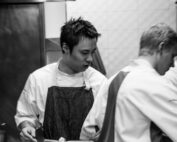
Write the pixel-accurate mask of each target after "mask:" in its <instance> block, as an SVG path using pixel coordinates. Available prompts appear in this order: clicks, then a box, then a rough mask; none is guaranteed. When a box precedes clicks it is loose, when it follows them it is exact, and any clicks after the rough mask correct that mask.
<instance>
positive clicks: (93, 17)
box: [67, 0, 176, 77]
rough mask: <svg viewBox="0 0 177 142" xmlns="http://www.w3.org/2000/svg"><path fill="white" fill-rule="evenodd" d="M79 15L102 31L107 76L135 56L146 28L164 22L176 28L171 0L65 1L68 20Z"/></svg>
mask: <svg viewBox="0 0 177 142" xmlns="http://www.w3.org/2000/svg"><path fill="white" fill-rule="evenodd" d="M79 16H82V17H83V18H84V19H87V20H89V21H91V22H92V23H93V24H94V25H95V26H96V28H97V29H98V31H99V32H101V34H102V36H101V38H100V39H99V41H98V48H99V51H100V54H101V57H102V59H103V62H104V65H105V68H106V71H107V76H108V77H110V76H111V75H113V74H114V73H115V72H116V71H117V70H119V69H120V68H122V67H124V66H125V65H126V64H128V62H129V61H130V60H131V59H133V58H136V57H137V54H138V48H139V37H140V35H141V33H142V31H143V30H144V29H145V28H147V27H148V26H150V25H152V24H156V23H159V22H165V23H167V24H169V25H170V26H171V27H172V28H174V29H176V7H175V4H174V0H76V1H68V2H67V19H70V18H71V17H79Z"/></svg>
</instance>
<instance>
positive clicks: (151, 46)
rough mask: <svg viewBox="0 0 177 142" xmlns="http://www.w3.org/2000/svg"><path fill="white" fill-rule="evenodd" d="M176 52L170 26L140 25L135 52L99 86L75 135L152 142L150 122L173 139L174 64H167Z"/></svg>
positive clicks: (176, 128) (176, 122) (176, 123)
mask: <svg viewBox="0 0 177 142" xmlns="http://www.w3.org/2000/svg"><path fill="white" fill-rule="evenodd" d="M175 56H177V33H176V32H175V31H174V30H173V29H171V28H170V27H169V26H168V25H166V24H162V23H161V24H157V25H154V26H152V27H150V28H149V29H148V30H147V31H145V32H144V33H143V34H142V36H141V39H140V50H139V57H138V58H137V59H135V60H134V61H132V62H131V63H130V64H129V65H128V66H126V67H125V68H123V69H122V70H121V71H120V72H118V73H117V74H115V75H114V76H113V77H111V78H110V79H109V81H108V82H106V83H105V85H103V87H102V88H101V90H100V92H99V93H98V96H97V99H96V100H95V102H94V105H93V107H92V109H91V111H90V113H89V114H88V116H87V118H86V120H85V122H84V124H83V127H82V131H81V134H80V139H82V140H88V139H93V140H95V139H98V142H151V141H153V135H152V132H153V129H152V128H151V124H152V122H153V124H155V125H156V126H157V127H158V128H159V129H161V131H162V132H163V134H162V135H165V136H168V137H169V139H171V140H172V141H177V111H176V108H177V67H176V68H172V69H170V70H169V68H170V67H173V65H174V58H175ZM168 70H169V72H168V73H166V71H168ZM165 73H166V75H165V76H162V75H164V74H165ZM115 88H116V89H117V90H116V89H115ZM115 90H116V91H115ZM114 95H115V96H114ZM110 96H114V97H113V98H112V99H110V98H111V97H110ZM107 100H108V101H107ZM112 104H113V105H112ZM110 106H111V107H112V108H111V107H110ZM162 135H161V136H162ZM159 140H160V138H159Z"/></svg>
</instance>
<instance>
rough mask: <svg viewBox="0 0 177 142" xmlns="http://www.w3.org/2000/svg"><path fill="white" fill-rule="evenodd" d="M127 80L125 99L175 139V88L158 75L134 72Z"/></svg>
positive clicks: (176, 120) (176, 93) (176, 90)
mask: <svg viewBox="0 0 177 142" xmlns="http://www.w3.org/2000/svg"><path fill="white" fill-rule="evenodd" d="M128 80H129V82H131V83H130V84H129V86H131V87H130V88H128V89H129V90H128V93H129V94H128V93H127V94H128V95H125V100H127V102H129V104H131V105H133V106H134V107H135V108H137V109H138V110H139V111H140V112H141V113H142V115H145V116H146V117H147V118H149V120H151V121H153V122H154V123H155V124H156V125H157V126H158V127H159V128H160V129H161V130H162V131H163V132H164V133H166V134H167V135H168V136H169V138H171V139H172V140H173V141H177V135H176V134H177V111H176V109H177V88H176V87H175V86H174V85H172V84H170V83H169V82H168V81H167V80H166V79H164V78H163V77H161V76H158V75H151V74H149V75H146V74H141V73H136V74H131V75H129V79H128ZM132 80H133V81H132ZM135 82H136V83H135ZM137 84H138V85H137Z"/></svg>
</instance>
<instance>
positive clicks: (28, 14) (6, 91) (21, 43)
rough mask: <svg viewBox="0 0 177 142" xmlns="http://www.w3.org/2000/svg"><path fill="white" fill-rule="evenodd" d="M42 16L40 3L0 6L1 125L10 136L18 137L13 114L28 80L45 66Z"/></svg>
mask: <svg viewBox="0 0 177 142" xmlns="http://www.w3.org/2000/svg"><path fill="white" fill-rule="evenodd" d="M41 13H42V14H41ZM42 15H43V4H42V3H41V4H39V3H38V4H22V3H21V4H0V122H5V123H7V124H8V133H9V134H11V135H17V130H16V126H15V121H14V114H15V112H16V103H17V99H18V97H19V95H20V93H21V91H22V88H23V87H24V84H25V81H26V79H27V76H28V75H29V73H30V72H32V71H34V70H35V69H37V68H39V67H40V66H41V65H43V64H44V57H43V55H44V50H43V49H44V25H43V23H44V19H43V16H42Z"/></svg>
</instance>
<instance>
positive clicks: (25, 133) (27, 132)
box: [20, 126, 37, 142]
mask: <svg viewBox="0 0 177 142" xmlns="http://www.w3.org/2000/svg"><path fill="white" fill-rule="evenodd" d="M20 136H21V137H22V138H23V139H24V140H25V141H32V142H37V140H36V139H35V137H36V134H35V128H34V127H31V126H27V127H24V128H23V129H22V131H21V133H20Z"/></svg>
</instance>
